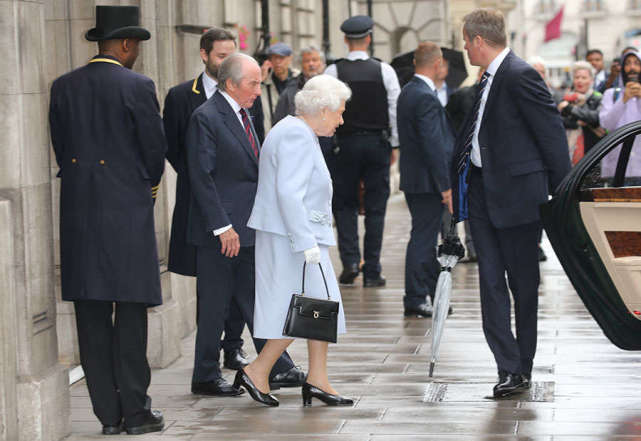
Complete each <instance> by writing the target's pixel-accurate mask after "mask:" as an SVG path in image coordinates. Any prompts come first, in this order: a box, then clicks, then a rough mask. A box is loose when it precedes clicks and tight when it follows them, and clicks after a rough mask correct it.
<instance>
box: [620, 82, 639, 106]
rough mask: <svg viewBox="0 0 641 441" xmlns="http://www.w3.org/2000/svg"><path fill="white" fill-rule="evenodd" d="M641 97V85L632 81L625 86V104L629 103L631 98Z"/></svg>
mask: <svg viewBox="0 0 641 441" xmlns="http://www.w3.org/2000/svg"><path fill="white" fill-rule="evenodd" d="M634 97H641V83H637V82H636V81H630V82H628V83H627V84H626V85H625V91H624V92H623V102H624V103H627V102H628V100H629V99H630V98H634Z"/></svg>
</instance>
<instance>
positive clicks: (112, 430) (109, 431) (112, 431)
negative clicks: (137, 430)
mask: <svg viewBox="0 0 641 441" xmlns="http://www.w3.org/2000/svg"><path fill="white" fill-rule="evenodd" d="M123 430H124V428H123V425H122V423H120V424H118V425H114V426H102V434H103V435H120V432H122V431H123Z"/></svg>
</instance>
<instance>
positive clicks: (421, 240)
mask: <svg viewBox="0 0 641 441" xmlns="http://www.w3.org/2000/svg"><path fill="white" fill-rule="evenodd" d="M405 200H406V201H407V207H408V208H409V210H410V215H411V216H412V231H411V233H410V240H409V242H408V243H407V251H406V253H405V297H404V298H403V303H404V305H405V307H406V308H414V307H417V306H418V305H420V304H422V303H425V300H426V298H427V296H428V295H429V296H430V298H431V299H432V300H434V290H435V289H436V281H437V280H438V276H439V272H440V265H439V263H438V261H437V260H436V241H437V239H438V232H439V229H440V226H441V219H442V213H443V203H442V202H441V200H442V197H441V195H440V194H435V193H405ZM448 213H449V211H448Z"/></svg>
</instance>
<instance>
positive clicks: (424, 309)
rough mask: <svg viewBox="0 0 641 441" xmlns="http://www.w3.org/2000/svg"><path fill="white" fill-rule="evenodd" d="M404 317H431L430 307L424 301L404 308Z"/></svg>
mask: <svg viewBox="0 0 641 441" xmlns="http://www.w3.org/2000/svg"><path fill="white" fill-rule="evenodd" d="M405 317H418V318H427V317H432V307H431V306H427V304H426V303H423V304H422V305H418V306H414V307H411V308H407V307H406V308H405Z"/></svg>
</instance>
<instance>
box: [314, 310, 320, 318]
mask: <svg viewBox="0 0 641 441" xmlns="http://www.w3.org/2000/svg"><path fill="white" fill-rule="evenodd" d="M319 315H320V314H319V313H318V311H314V318H315V319H317V318H318V316H319Z"/></svg>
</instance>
